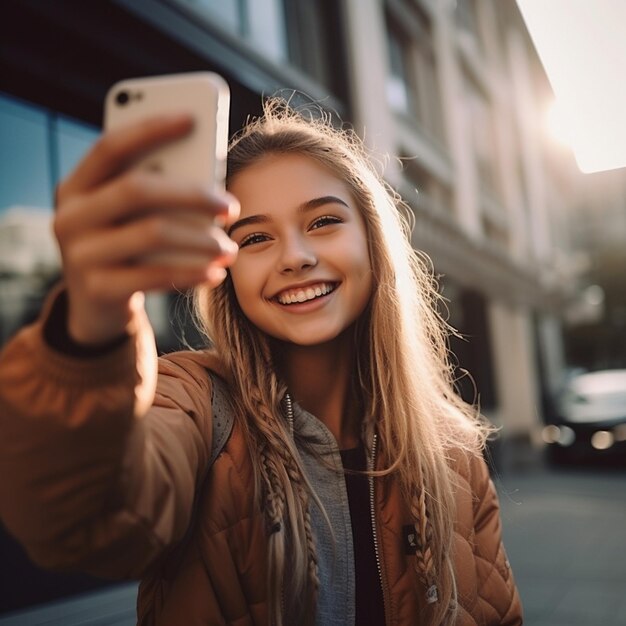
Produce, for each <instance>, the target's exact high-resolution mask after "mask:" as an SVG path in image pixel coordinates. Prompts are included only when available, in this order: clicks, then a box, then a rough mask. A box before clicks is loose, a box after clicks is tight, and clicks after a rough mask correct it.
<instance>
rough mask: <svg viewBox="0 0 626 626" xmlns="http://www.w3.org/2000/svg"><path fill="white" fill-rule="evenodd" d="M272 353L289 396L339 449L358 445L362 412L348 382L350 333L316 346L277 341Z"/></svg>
mask: <svg viewBox="0 0 626 626" xmlns="http://www.w3.org/2000/svg"><path fill="white" fill-rule="evenodd" d="M275 353H276V357H277V366H278V369H279V372H280V374H281V376H282V377H283V379H284V380H285V382H286V383H287V386H288V388H289V392H290V393H291V395H292V397H293V399H294V400H295V401H296V402H298V404H299V405H300V406H301V407H302V408H303V409H305V410H306V411H308V412H309V413H312V414H313V415H315V417H317V418H318V419H319V420H320V421H321V422H323V423H324V424H325V426H326V427H327V428H328V429H329V430H330V432H331V433H332V434H333V436H334V437H335V439H336V440H337V444H338V446H339V448H340V449H346V448H353V447H355V446H356V445H358V441H359V432H360V423H361V417H362V416H361V405H360V402H359V401H358V398H355V397H354V396H353V394H352V386H351V383H352V374H353V372H354V371H355V368H356V363H355V351H354V345H353V342H352V333H351V332H349V331H348V332H345V333H342V335H341V336H340V337H338V338H337V339H335V340H333V341H332V342H328V343H326V344H321V345H316V346H297V345H294V344H286V343H280V344H279V345H277V346H276V350H275Z"/></svg>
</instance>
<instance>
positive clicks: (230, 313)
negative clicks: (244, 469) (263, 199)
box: [195, 99, 488, 626]
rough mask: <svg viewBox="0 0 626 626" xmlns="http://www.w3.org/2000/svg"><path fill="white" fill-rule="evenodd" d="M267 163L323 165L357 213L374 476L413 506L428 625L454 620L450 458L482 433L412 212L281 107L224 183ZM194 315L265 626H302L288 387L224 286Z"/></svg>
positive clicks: (312, 569) (299, 472) (307, 577)
mask: <svg viewBox="0 0 626 626" xmlns="http://www.w3.org/2000/svg"><path fill="white" fill-rule="evenodd" d="M268 154H279V155H280V154H298V155H303V156H306V157H309V158H311V159H314V160H315V161H317V162H319V163H321V164H323V165H324V166H325V167H327V168H328V169H329V170H330V171H331V172H333V173H334V174H335V175H336V176H337V178H339V179H341V180H343V181H344V182H345V183H346V184H347V185H348V187H349V188H350V190H351V192H352V193H353V194H354V198H355V199H356V202H357V205H358V207H359V209H360V210H361V212H362V215H363V218H364V222H365V225H366V231H367V238H368V245H369V254H370V262H371V266H372V271H373V281H374V286H373V293H372V297H371V301H370V303H369V305H368V308H367V310H366V312H365V313H364V314H363V315H362V316H361V318H360V320H359V321H358V322H357V324H356V335H355V339H356V340H357V341H358V344H357V348H358V349H357V355H358V356H357V368H356V370H357V371H356V374H355V380H354V384H355V385H356V388H358V390H359V392H360V393H361V394H362V397H363V398H364V401H363V407H364V413H363V421H362V435H363V441H364V442H366V443H369V442H371V440H372V436H373V433H374V432H377V434H378V435H377V436H378V440H379V446H380V449H381V452H382V456H383V458H384V459H385V460H386V466H385V467H384V468H383V469H382V470H381V471H379V472H376V473H377V474H389V473H393V474H394V478H395V479H396V480H398V481H399V484H400V486H401V489H402V493H403V495H404V498H405V500H406V502H407V503H408V505H409V508H410V511H411V514H412V516H413V519H414V523H415V529H416V535H417V537H418V541H417V549H416V559H415V566H416V569H417V573H418V575H419V578H420V580H421V581H422V583H423V584H424V585H425V586H426V588H427V589H431V592H432V591H433V590H435V589H436V591H437V602H436V603H435V604H434V605H433V613H432V615H433V618H432V623H433V624H437V625H439V624H447V623H453V622H454V620H455V608H454V607H455V606H456V585H455V578H454V570H453V566H452V556H451V549H452V538H453V520H454V513H455V491H456V483H455V473H454V471H453V470H451V468H450V464H449V462H448V461H449V456H450V452H451V451H452V450H453V449H461V450H466V451H468V452H469V453H472V454H477V453H479V451H480V450H481V449H482V447H483V446H484V442H485V438H486V435H487V432H488V427H487V426H486V425H485V423H483V422H482V421H481V420H480V418H479V417H478V415H477V411H476V410H475V409H473V408H472V407H470V406H468V405H466V404H465V403H464V402H463V401H462V400H461V399H460V398H459V397H458V395H457V394H456V393H455V392H454V388H453V373H452V368H451V366H450V363H449V360H448V350H447V337H448V334H449V332H450V329H449V328H448V327H447V325H446V324H445V322H444V321H443V320H442V319H441V317H440V315H439V314H438V312H437V304H438V301H439V298H440V296H439V295H438V292H437V289H436V284H435V282H434V279H433V276H432V271H431V269H430V265H429V264H428V262H427V261H426V260H425V259H424V258H423V257H421V256H420V255H419V254H417V253H416V252H415V251H414V250H413V249H412V247H411V244H410V229H409V225H408V221H407V219H406V218H405V217H403V214H407V212H409V211H410V209H409V208H408V207H407V205H406V204H404V203H403V202H402V200H401V199H400V197H399V196H398V195H397V194H396V193H394V192H393V191H392V190H391V189H390V188H389V186H388V185H387V184H386V183H385V182H384V181H383V180H382V177H381V176H380V175H379V174H378V173H377V172H376V170H375V168H374V166H373V165H372V161H371V159H370V158H369V157H368V154H367V153H366V150H365V148H364V146H363V144H362V142H361V141H360V140H359V138H358V137H357V136H356V135H355V133H353V132H352V131H349V130H337V129H335V128H333V126H332V125H331V123H330V120H329V119H328V117H326V116H324V115H322V116H320V117H315V116H314V115H310V114H309V115H303V114H302V113H300V112H296V111H293V110H291V109H290V108H289V106H288V105H287V104H286V103H285V102H284V101H281V100H277V99H273V100H269V101H268V102H266V104H265V107H264V115H263V117H261V118H259V119H256V120H254V121H252V122H250V123H248V124H247V125H246V127H245V128H244V129H243V130H242V131H241V132H240V133H239V134H238V135H237V136H235V137H234V139H233V140H232V142H231V146H230V150H229V159H228V181H230V180H232V179H233V177H235V176H236V175H237V174H238V173H239V172H241V171H243V170H244V169H245V168H246V167H249V166H250V165H252V164H253V163H255V162H257V161H258V160H259V159H261V158H263V157H264V156H266V155H268ZM195 304H196V311H197V315H198V318H199V320H200V322H201V324H202V326H203V329H204V330H205V332H206V334H207V335H208V337H209V338H210V339H211V341H212V342H213V343H214V345H215V347H216V348H217V350H218V352H219V353H220V355H221V356H222V358H223V359H224V362H225V365H226V367H227V368H228V369H229V371H230V373H231V374H232V378H233V380H234V381H235V382H234V385H235V388H234V389H233V395H234V401H235V403H236V408H237V412H238V419H239V423H240V425H241V427H242V430H243V432H244V435H245V437H246V440H247V442H248V447H249V452H250V455H251V457H252V461H253V463H254V466H255V468H256V472H257V474H256V475H257V497H258V498H259V501H260V505H261V507H262V508H263V511H264V516H265V519H266V524H267V531H268V550H269V553H268V567H269V572H268V586H269V587H268V593H269V597H268V600H269V607H270V619H271V623H275V624H277V625H278V626H280V625H281V624H283V622H284V621H288V622H289V623H303V624H304V623H309V622H310V621H311V620H312V615H314V605H315V599H316V595H317V590H318V587H319V580H318V576H317V562H316V552H315V545H314V541H313V535H312V528H311V520H310V515H309V503H310V500H311V499H315V500H316V497H315V494H314V493H312V490H311V487H310V485H309V484H308V482H307V480H306V477H305V474H304V472H303V469H302V466H301V464H300V462H299V456H298V454H297V452H296V449H295V447H294V443H293V439H292V437H291V434H290V432H289V430H288V427H287V425H286V421H285V419H284V417H283V415H284V411H283V407H282V402H283V400H284V397H285V393H286V391H287V390H286V387H285V384H284V383H283V382H282V381H281V380H280V379H279V377H278V375H277V373H276V370H275V367H274V362H273V358H272V352H271V342H270V339H269V338H268V337H267V336H266V335H264V334H263V333H262V332H261V331H259V330H258V329H257V328H256V327H255V326H254V325H253V324H252V323H251V322H250V321H249V320H248V319H247V318H246V317H245V315H244V314H243V312H242V311H241V308H240V307H239V304H238V302H237V299H236V297H235V293H234V288H233V284H232V281H231V279H230V276H228V277H227V278H226V280H225V281H224V283H222V284H221V285H220V286H219V287H218V288H216V289H214V290H212V291H209V290H207V289H205V288H199V289H198V290H197V291H196V294H195ZM287 547H288V548H289V552H287ZM287 553H289V555H290V558H289V564H288V563H287V561H286V558H285V556H286V554H287ZM290 598H293V599H297V602H298V606H296V605H295V602H294V604H293V605H291V604H290V602H289V599H290ZM302 598H307V601H306V602H302ZM296 620H297V621H296Z"/></svg>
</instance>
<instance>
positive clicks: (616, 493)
mask: <svg viewBox="0 0 626 626" xmlns="http://www.w3.org/2000/svg"><path fill="white" fill-rule="evenodd" d="M495 482H496V487H497V488H498V491H499V493H500V504H501V507H502V522H503V526H504V540H505V544H506V547H507V552H508V555H509V560H510V561H511V565H512V567H513V571H514V573H515V577H516V580H517V584H518V587H519V590H520V594H521V596H522V601H523V603H524V610H525V621H524V624H525V626H626V471H624V470H623V469H622V470H613V471H611V470H606V469H602V470H593V469H590V468H584V469H583V468H581V469H576V468H564V469H558V470H551V469H549V468H545V467H544V466H543V464H542V463H541V462H538V463H537V464H536V465H535V466H534V467H532V468H530V469H527V470H526V471H521V470H515V471H508V472H506V473H504V474H501V475H500V476H499V477H496V479H495Z"/></svg>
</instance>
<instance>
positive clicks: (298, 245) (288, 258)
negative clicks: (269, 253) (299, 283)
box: [278, 235, 317, 274]
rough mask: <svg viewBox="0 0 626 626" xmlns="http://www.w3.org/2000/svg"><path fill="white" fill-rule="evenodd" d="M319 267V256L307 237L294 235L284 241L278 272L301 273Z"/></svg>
mask: <svg viewBox="0 0 626 626" xmlns="http://www.w3.org/2000/svg"><path fill="white" fill-rule="evenodd" d="M316 265H317V255H316V254H315V250H314V249H313V248H312V246H311V245H310V243H309V242H307V240H306V237H302V236H300V235H297V236H296V235H294V236H291V237H288V238H285V239H284V240H283V243H282V246H281V249H280V257H279V259H278V271H279V272H280V273H281V274H290V273H297V272H301V271H302V270H306V269H308V268H311V267H315V266H316Z"/></svg>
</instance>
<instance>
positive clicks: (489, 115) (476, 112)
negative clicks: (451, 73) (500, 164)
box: [465, 74, 501, 199]
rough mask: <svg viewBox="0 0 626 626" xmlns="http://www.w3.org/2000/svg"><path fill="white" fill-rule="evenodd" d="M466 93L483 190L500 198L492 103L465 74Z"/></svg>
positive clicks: (475, 154) (472, 137)
mask: <svg viewBox="0 0 626 626" xmlns="http://www.w3.org/2000/svg"><path fill="white" fill-rule="evenodd" d="M465 94H466V103H467V110H468V113H469V118H470V119H469V128H470V133H471V142H472V145H473V148H474V157H475V159H476V167H477V170H478V178H479V180H480V184H481V188H482V191H486V192H487V193H489V194H491V195H492V196H494V197H495V198H497V199H499V198H500V196H501V194H500V188H499V182H498V173H497V146H496V138H495V127H494V120H493V111H492V108H491V103H490V102H489V100H488V99H487V97H486V96H485V95H484V93H483V92H482V91H481V90H480V88H479V87H478V86H477V84H476V83H475V82H474V81H473V80H472V79H471V78H470V77H469V76H468V75H467V74H465Z"/></svg>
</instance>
